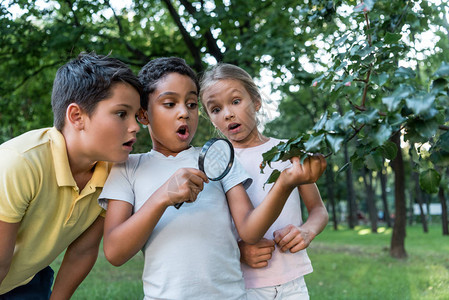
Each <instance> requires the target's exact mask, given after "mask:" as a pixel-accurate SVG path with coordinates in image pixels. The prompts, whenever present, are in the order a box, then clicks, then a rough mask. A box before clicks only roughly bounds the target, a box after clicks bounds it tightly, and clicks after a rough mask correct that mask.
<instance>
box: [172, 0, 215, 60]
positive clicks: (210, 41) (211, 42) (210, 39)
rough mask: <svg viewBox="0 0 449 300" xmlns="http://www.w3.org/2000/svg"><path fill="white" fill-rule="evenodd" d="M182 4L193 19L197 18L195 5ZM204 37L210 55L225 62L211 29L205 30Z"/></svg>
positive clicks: (187, 2)
mask: <svg viewBox="0 0 449 300" xmlns="http://www.w3.org/2000/svg"><path fill="white" fill-rule="evenodd" d="M180 2H181V4H182V5H184V7H185V8H186V10H187V12H188V13H189V14H190V15H192V16H193V17H195V16H196V14H197V11H196V9H195V8H194V7H193V5H192V4H191V3H190V2H189V1H187V0H180ZM203 37H204V38H205V39H206V47H207V49H208V50H209V53H210V54H211V55H212V56H213V57H215V59H216V60H217V61H218V62H221V61H223V53H221V50H220V48H219V47H218V45H217V40H216V39H215V38H214V36H213V34H212V32H211V31H210V28H208V29H205V30H204V34H203Z"/></svg>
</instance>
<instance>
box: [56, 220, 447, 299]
mask: <svg viewBox="0 0 449 300" xmlns="http://www.w3.org/2000/svg"><path fill="white" fill-rule="evenodd" d="M390 240H391V229H388V230H385V228H380V230H379V233H378V234H371V233H370V231H369V229H368V228H367V227H357V228H356V230H348V229H346V228H341V229H339V230H338V231H334V230H333V229H332V228H331V227H330V226H329V227H328V228H326V229H325V230H324V231H323V232H322V233H321V234H320V235H319V236H318V237H317V238H316V239H315V240H314V241H313V243H312V245H311V246H310V247H309V250H308V254H309V257H310V259H311V260H312V264H313V267H314V272H313V273H312V274H309V275H307V276H306V277H305V280H306V283H307V287H308V289H309V293H310V296H311V299H312V300H313V299H317V300H326V299H332V300H338V299H354V300H355V299H357V300H359V299H360V300H365V299H376V300H377V299H382V300H388V299H392V300H393V299H394V300H397V299H398V300H407V299H410V300H437V299H441V300H442V299H449V237H448V236H442V234H441V226H440V225H434V226H430V228H429V233H427V234H425V233H423V231H422V227H421V226H418V225H416V226H411V227H408V228H407V238H406V240H405V248H406V251H407V254H408V257H407V259H404V260H397V259H393V258H391V257H390V255H389V246H390ZM61 259H62V257H60V259H58V260H57V261H56V262H55V263H53V264H52V267H53V268H54V269H55V271H57V269H58V267H59V264H60V263H61ZM142 266H143V256H142V254H140V253H139V254H138V255H136V256H135V257H134V258H133V259H132V260H130V261H129V262H127V263H126V264H125V265H123V266H121V267H114V266H112V265H110V264H109V263H108V262H107V261H106V259H105V258H104V255H103V253H102V251H100V255H99V258H98V261H97V263H96V264H95V266H94V268H93V269H92V271H91V273H90V274H89V276H88V277H87V278H86V280H85V281H84V282H83V283H82V284H81V285H80V287H79V288H78V290H77V291H76V292H75V294H74V296H73V298H72V299H75V300H76V299H88V300H96V299H98V300H100V299H120V300H122V299H130V300H134V299H142V298H143V292H142V283H141V273H142ZM220 300H221V299H220ZM224 300H225V299H224Z"/></svg>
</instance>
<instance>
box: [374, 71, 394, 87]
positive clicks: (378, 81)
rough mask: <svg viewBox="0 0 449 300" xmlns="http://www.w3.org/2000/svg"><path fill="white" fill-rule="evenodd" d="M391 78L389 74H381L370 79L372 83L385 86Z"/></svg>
mask: <svg viewBox="0 0 449 300" xmlns="http://www.w3.org/2000/svg"><path fill="white" fill-rule="evenodd" d="M389 77H390V76H389V75H388V74H387V73H385V72H384V73H381V74H379V75H377V74H376V75H373V76H371V77H370V80H371V82H372V83H374V84H377V85H378V86H383V85H384V84H385V83H386V82H387V80H388V78H389Z"/></svg>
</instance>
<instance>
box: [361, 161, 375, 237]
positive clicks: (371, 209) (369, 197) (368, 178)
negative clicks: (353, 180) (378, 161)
mask: <svg viewBox="0 0 449 300" xmlns="http://www.w3.org/2000/svg"><path fill="white" fill-rule="evenodd" d="M362 175H363V182H364V183H365V191H366V206H367V207H368V214H369V219H370V223H371V232H372V233H377V209H376V203H375V200H374V199H375V196H374V191H373V175H372V173H371V171H370V170H368V169H367V168H366V167H364V168H363V169H362Z"/></svg>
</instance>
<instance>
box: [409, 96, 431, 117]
mask: <svg viewBox="0 0 449 300" xmlns="http://www.w3.org/2000/svg"><path fill="white" fill-rule="evenodd" d="M434 101H435V95H432V94H429V93H424V92H421V93H419V94H417V95H415V96H413V97H411V98H407V99H405V103H406V105H407V107H408V108H410V109H411V110H412V111H413V113H414V114H416V115H421V114H424V113H425V112H427V111H428V110H429V109H430V108H431V107H432V104H433V102H434Z"/></svg>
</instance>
